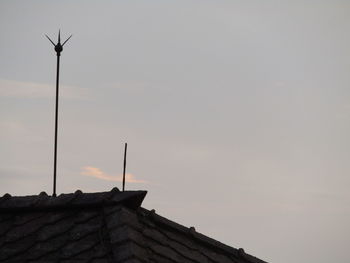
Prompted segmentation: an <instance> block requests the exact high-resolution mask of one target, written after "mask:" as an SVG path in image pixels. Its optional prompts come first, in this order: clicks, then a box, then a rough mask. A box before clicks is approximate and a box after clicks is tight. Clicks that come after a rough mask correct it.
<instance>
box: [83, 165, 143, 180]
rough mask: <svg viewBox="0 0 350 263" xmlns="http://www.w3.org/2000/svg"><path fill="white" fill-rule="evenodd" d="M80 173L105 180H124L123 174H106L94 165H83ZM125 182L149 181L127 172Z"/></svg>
mask: <svg viewBox="0 0 350 263" xmlns="http://www.w3.org/2000/svg"><path fill="white" fill-rule="evenodd" d="M80 174H81V175H85V176H90V177H94V178H97V179H101V180H105V181H114V182H121V181H123V176H121V175H119V176H113V175H109V174H106V173H104V172H103V171H101V170H100V169H99V168H97V167H93V166H84V167H82V168H81V172H80ZM125 182H128V183H147V182H146V181H144V180H138V179H136V178H135V176H134V175H133V174H130V173H127V174H125Z"/></svg>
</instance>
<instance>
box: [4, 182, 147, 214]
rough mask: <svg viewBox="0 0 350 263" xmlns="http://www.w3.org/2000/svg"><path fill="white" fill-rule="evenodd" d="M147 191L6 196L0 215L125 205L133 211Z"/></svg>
mask: <svg viewBox="0 0 350 263" xmlns="http://www.w3.org/2000/svg"><path fill="white" fill-rule="evenodd" d="M146 194H147V191H125V192H120V191H119V189H118V188H113V189H112V190H111V191H109V192H96V193H83V192H82V191H80V190H77V191H76V192H75V193H71V194H60V195H59V196H57V197H53V196H48V195H47V194H46V193H45V192H42V193H40V194H39V195H31V196H14V197H12V196H11V195H9V194H5V195H4V196H3V197H1V198H0V213H6V212H34V211H53V210H56V211H57V210H67V209H83V208H96V207H106V206H113V205H117V204H121V205H124V206H126V207H128V208H131V209H137V208H139V207H140V206H141V204H142V202H143V200H144V198H145V196H146Z"/></svg>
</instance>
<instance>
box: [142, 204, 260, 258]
mask: <svg viewBox="0 0 350 263" xmlns="http://www.w3.org/2000/svg"><path fill="white" fill-rule="evenodd" d="M138 212H140V213H141V214H142V215H143V216H146V217H151V218H152V220H153V221H154V222H155V223H157V224H160V225H163V226H165V227H167V228H170V229H173V230H176V231H180V232H181V233H183V234H184V235H187V236H188V235H189V236H191V237H192V238H194V239H195V240H196V241H199V242H201V243H203V244H204V245H206V246H210V247H212V248H214V249H219V250H221V251H225V252H226V253H229V254H231V255H232V256H234V257H235V258H243V259H244V260H247V261H248V262H252V263H266V262H265V261H263V260H261V259H258V258H256V257H254V256H251V255H249V254H247V253H245V251H244V249H243V248H238V249H237V248H234V247H231V246H228V245H226V244H224V243H221V242H220V241H218V240H215V239H213V238H211V237H208V236H206V235H204V234H202V233H199V232H197V231H196V229H195V228H194V227H186V226H183V225H181V224H179V223H176V222H174V221H172V220H169V219H167V218H165V217H163V216H161V215H159V214H156V212H155V210H154V209H152V210H148V209H145V208H143V207H140V208H139V209H138Z"/></svg>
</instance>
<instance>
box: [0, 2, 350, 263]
mask: <svg viewBox="0 0 350 263" xmlns="http://www.w3.org/2000/svg"><path fill="white" fill-rule="evenodd" d="M349 12H350V2H349V1H345V0H344V1H339V0H328V1H326V0H303V1H302V0H296V1H287V0H279V1H277V0H276V1H274V0H266V1H260V0H249V1H246V0H244V1H243V0H241V1H239V0H232V1H224V0H219V1H206V0H204V1H192V0H187V1H181V0H179V1H156V0H150V1H107V0H102V1H82V0H76V1H66V0H63V1H37V0H32V1H17V0H12V1H4V0H2V1H0V35H1V41H0V159H1V165H0V196H2V195H3V194H5V193H10V194H12V195H33V194H39V193H40V192H41V191H46V192H47V193H48V194H51V193H52V177H53V176H52V174H53V140H54V107H55V104H54V102H55V101H54V100H55V70H56V68H55V67H56V57H55V52H54V50H53V46H52V44H51V43H50V42H49V41H48V40H47V39H46V37H45V36H44V35H45V34H48V35H49V36H50V38H52V39H56V38H57V33H58V29H61V36H62V38H63V39H66V38H67V37H69V35H70V34H73V37H72V38H71V39H70V40H69V42H68V43H67V44H66V45H65V46H64V49H63V52H62V55H61V75H60V76H61V77H60V85H61V86H60V101H59V132H58V168H57V176H58V179H57V192H58V193H71V192H74V191H76V190H77V189H80V190H82V191H83V192H96V191H109V190H111V189H112V188H113V187H115V186H117V187H119V188H121V182H120V181H121V174H122V166H123V151H124V143H125V142H127V143H128V162H127V183H126V189H127V190H147V191H148V194H147V196H146V199H145V201H144V203H143V206H144V207H145V208H148V209H155V210H156V212H157V213H158V214H160V215H162V216H165V217H167V218H169V219H171V220H174V221H176V222H178V223H180V224H183V225H185V226H187V227H190V226H194V227H195V228H196V230H197V231H198V232H201V233H203V234H206V235H208V236H210V237H213V238H215V239H217V240H220V241H221V242H223V243H225V244H228V245H230V246H233V247H236V248H240V247H242V248H244V249H245V251H246V252H247V253H249V254H252V255H254V256H256V257H258V258H261V259H263V260H265V261H268V262H276V263H277V262H284V263H292V262H299V263H306V262H319V263H329V262H339V263H347V262H349V261H350V255H349V253H348V251H347V250H348V245H349V243H350V227H349V222H350V193H349V191H348V189H349V187H350V177H349V174H350V162H349V156H350V139H349V134H350V74H349V70H350V48H349V47H350V34H349V32H350V16H349Z"/></svg>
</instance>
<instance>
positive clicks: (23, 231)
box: [0, 188, 264, 263]
mask: <svg viewBox="0 0 350 263" xmlns="http://www.w3.org/2000/svg"><path fill="white" fill-rule="evenodd" d="M146 193H147V192H146V191H125V192H120V191H119V190H118V189H117V188H114V189H112V190H111V191H110V192H99V193H82V192H81V191H80V190H78V191H76V192H75V193H72V194H61V195H59V196H57V197H52V196H48V195H47V194H46V193H44V192H42V193H41V194H39V195H34V196H19V197H12V196H11V195H9V194H5V195H4V196H3V197H1V198H0V262H21V263H22V262H23V263H24V262H38V263H44V262H45V263H56V262H62V263H85V262H86V263H87V262H91V263H112V262H115V263H121V262H123V263H143V262H144V263H151V262H152V263H180V262H181V263H264V261H262V260H260V259H258V258H255V257H253V256H251V255H249V254H246V253H245V252H244V250H243V249H235V248H232V247H229V246H227V245H224V244H222V243H220V242H218V241H216V240H214V239H211V238H209V237H207V236H205V235H203V234H200V233H198V232H196V231H195V229H194V228H193V227H190V228H187V227H185V226H182V225H180V224H177V223H175V222H172V221H170V220H168V219H166V218H164V217H162V216H160V215H158V214H156V213H155V211H154V210H151V211H150V210H147V209H145V208H142V207H141V204H142V201H143V199H144V198H145V196H146Z"/></svg>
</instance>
